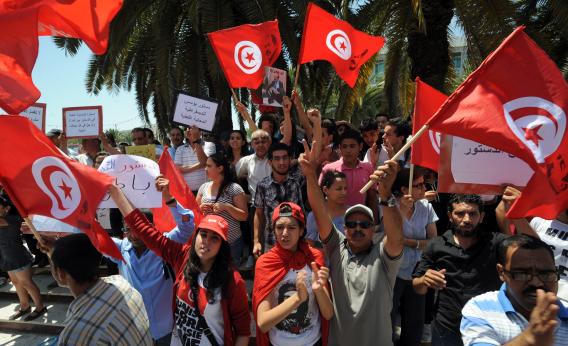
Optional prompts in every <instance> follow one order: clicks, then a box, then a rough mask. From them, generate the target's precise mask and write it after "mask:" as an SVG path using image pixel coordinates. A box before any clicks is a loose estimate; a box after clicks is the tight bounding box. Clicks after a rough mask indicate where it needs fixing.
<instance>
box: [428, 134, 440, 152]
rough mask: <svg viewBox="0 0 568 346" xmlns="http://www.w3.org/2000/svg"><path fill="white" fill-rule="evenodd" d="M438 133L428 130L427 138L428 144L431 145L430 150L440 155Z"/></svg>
mask: <svg viewBox="0 0 568 346" xmlns="http://www.w3.org/2000/svg"><path fill="white" fill-rule="evenodd" d="M440 136H441V135H440V132H436V131H432V130H428V137H430V143H432V148H434V151H435V152H436V153H438V154H440Z"/></svg>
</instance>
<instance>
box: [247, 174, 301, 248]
mask: <svg viewBox="0 0 568 346" xmlns="http://www.w3.org/2000/svg"><path fill="white" fill-rule="evenodd" d="M305 197H306V179H305V177H304V176H303V175H302V172H301V171H300V169H299V168H298V166H294V167H292V168H290V171H289V172H288V178H287V179H286V180H284V182H282V183H278V182H276V181H274V179H272V174H271V175H269V176H268V177H266V178H264V179H262V180H261V181H260V183H258V185H257V187H256V195H255V197H254V206H255V207H256V208H262V212H263V214H264V238H261V239H264V251H265V252H266V251H268V250H270V249H272V247H274V244H275V243H276V239H275V238H274V232H273V231H272V212H273V211H274V209H276V207H277V206H278V205H279V204H280V203H282V202H293V203H296V204H297V205H299V206H300V208H302V210H304V213H305V214H307V211H306V210H305V205H304V199H305Z"/></svg>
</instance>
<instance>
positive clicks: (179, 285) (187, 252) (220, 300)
mask: <svg viewBox="0 0 568 346" xmlns="http://www.w3.org/2000/svg"><path fill="white" fill-rule="evenodd" d="M110 195H111V197H112V199H113V200H114V201H115V203H116V205H117V206H118V208H119V209H120V212H121V213H122V214H123V215H124V221H125V222H126V224H127V225H128V226H129V228H130V231H131V232H132V233H134V234H135V235H136V236H137V237H138V238H139V239H141V240H142V241H143V242H144V244H145V245H146V246H147V247H148V248H149V249H150V250H152V251H154V252H155V253H156V254H157V255H158V256H160V257H162V258H163V259H164V261H166V262H167V263H168V264H170V265H171V266H172V267H173V269H174V272H175V284H174V289H175V295H176V296H175V307H174V318H175V328H174V333H173V335H172V343H171V345H176V346H177V345H194V344H195V345H200V344H201V342H204V343H205V344H211V345H213V346H215V345H237V346H245V345H248V339H249V335H250V314H249V311H248V298H247V292H246V287H245V283H244V281H243V279H242V278H241V276H240V274H239V272H238V271H237V270H236V268H235V267H234V266H233V265H232V261H231V250H230V247H229V243H228V242H227V234H228V231H229V225H228V224H227V221H225V219H223V218H222V217H220V216H218V215H205V216H204V217H203V219H202V220H201V221H200V222H199V225H198V226H197V230H196V231H195V232H194V236H193V238H192V241H190V242H188V243H186V244H184V245H182V244H179V243H176V242H175V241H173V240H170V239H168V238H167V237H165V236H164V235H163V234H162V233H161V232H160V231H158V230H157V229H156V228H154V226H152V225H151V224H150V223H149V222H148V220H147V219H146V218H145V217H144V215H143V214H142V212H140V210H138V209H135V208H134V207H133V206H132V204H130V202H129V201H128V199H127V198H126V196H124V194H123V193H122V191H121V190H120V188H118V187H117V186H114V185H113V186H111V187H110Z"/></svg>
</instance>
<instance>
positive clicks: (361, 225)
mask: <svg viewBox="0 0 568 346" xmlns="http://www.w3.org/2000/svg"><path fill="white" fill-rule="evenodd" d="M319 140H321V138H314V144H316V145H313V146H312V149H311V150H309V149H308V148H307V145H305V153H304V154H302V155H301V156H300V159H299V160H298V161H299V163H300V165H301V168H302V171H303V172H304V175H305V176H306V181H307V189H308V200H309V202H310V205H311V207H312V212H313V214H314V216H315V219H316V224H317V226H318V231H319V237H320V239H321V240H322V243H323V244H324V247H325V251H326V253H327V256H328V259H329V265H330V278H331V283H332V285H331V287H332V290H333V305H334V311H335V317H334V318H333V319H332V320H331V326H330V334H329V343H328V344H329V345H387V346H388V345H392V338H391V334H392V333H391V318H390V313H391V309H392V300H393V287H394V284H395V279H396V274H397V272H398V268H399V266H400V263H401V258H402V249H403V247H404V244H403V242H404V237H403V234H402V218H401V215H400V212H399V211H398V209H397V207H396V199H395V198H394V196H393V195H392V192H391V187H392V184H393V181H394V179H395V178H396V172H397V164H396V162H394V161H386V162H385V165H383V166H380V167H379V168H378V170H377V171H375V172H374V173H373V174H372V175H371V178H372V179H373V180H375V181H378V182H379V185H378V192H379V197H380V198H381V202H380V204H381V206H382V212H383V223H384V229H385V235H386V236H385V238H384V239H383V241H382V242H378V243H373V234H374V224H375V222H374V221H375V220H374V213H373V212H372V210H371V209H369V208H368V207H366V206H364V205H362V204H356V205H354V206H352V207H350V208H349V209H347V211H346V212H345V235H343V234H342V233H341V232H339V230H337V229H336V228H335V226H333V223H332V222H331V219H330V217H329V216H328V215H327V212H326V210H325V203H324V199H323V196H322V192H321V190H320V189H319V186H318V182H317V178H316V174H315V170H316V167H317V157H318V155H317V151H318V150H317V149H314V148H316V147H317V143H318V141H319Z"/></svg>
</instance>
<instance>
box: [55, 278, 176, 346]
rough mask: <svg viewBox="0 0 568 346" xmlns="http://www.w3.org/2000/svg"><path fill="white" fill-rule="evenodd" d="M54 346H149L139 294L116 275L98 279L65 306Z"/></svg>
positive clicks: (150, 337) (149, 338) (149, 339)
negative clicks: (61, 328)
mask: <svg viewBox="0 0 568 346" xmlns="http://www.w3.org/2000/svg"><path fill="white" fill-rule="evenodd" d="M170 304H171V302H170ZM58 345H69V346H71V345H73V346H74V345H124V346H129V345H137V346H142V345H148V346H152V345H153V341H152V336H151V335H150V330H149V326H148V316H147V315H146V310H145V309H144V303H143V302H142V297H141V296H140V293H138V291H136V290H135V289H134V288H132V286H130V285H129V284H128V282H126V280H124V279H123V278H122V277H121V276H119V275H113V276H108V277H105V278H100V279H98V280H97V282H96V283H95V285H94V286H92V287H91V288H89V289H88V290H87V291H85V292H84V293H83V294H81V295H80V296H79V297H77V298H76V299H75V300H74V301H73V302H71V304H69V308H68V310H67V318H66V319H65V328H63V331H62V332H61V334H59V340H58Z"/></svg>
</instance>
